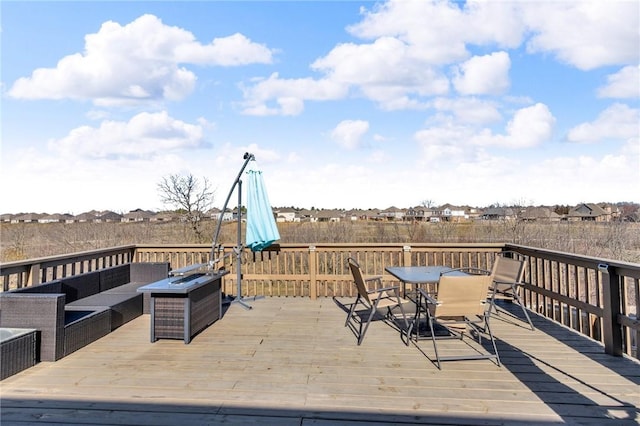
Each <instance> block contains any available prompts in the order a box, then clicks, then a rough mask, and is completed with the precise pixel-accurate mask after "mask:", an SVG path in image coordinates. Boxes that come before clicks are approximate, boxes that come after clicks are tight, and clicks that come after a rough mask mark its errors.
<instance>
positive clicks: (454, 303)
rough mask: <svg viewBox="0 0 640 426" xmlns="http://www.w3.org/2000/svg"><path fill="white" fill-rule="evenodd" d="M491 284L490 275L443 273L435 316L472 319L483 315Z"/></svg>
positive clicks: (439, 284)
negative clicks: (461, 275)
mask: <svg viewBox="0 0 640 426" xmlns="http://www.w3.org/2000/svg"><path fill="white" fill-rule="evenodd" d="M490 285H491V276H490V275H470V276H466V277H464V276H463V277H460V276H453V275H443V276H442V277H440V281H439V283H438V304H437V305H436V307H435V311H434V313H433V315H434V317H436V318H442V317H466V318H469V319H472V318H474V317H476V316H479V315H483V314H484V311H485V306H486V299H487V291H488V290H489V286H490Z"/></svg>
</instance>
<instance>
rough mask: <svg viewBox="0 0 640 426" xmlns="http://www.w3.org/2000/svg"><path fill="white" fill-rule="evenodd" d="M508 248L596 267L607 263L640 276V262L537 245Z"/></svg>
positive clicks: (507, 245)
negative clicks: (623, 260)
mask: <svg viewBox="0 0 640 426" xmlns="http://www.w3.org/2000/svg"><path fill="white" fill-rule="evenodd" d="M506 248H508V249H510V250H514V251H517V252H518V253H522V254H525V255H530V256H535V257H543V258H549V259H552V260H558V261H560V260H561V261H563V262H567V263H571V264H573V265H577V266H582V267H587V268H594V267H597V266H598V265H600V264H606V265H608V266H610V267H614V268H616V269H618V270H619V271H621V272H623V273H624V274H625V275H628V276H632V277H634V278H640V263H631V262H622V261H619V260H614V259H607V258H601V257H592V256H583V255H579V254H573V253H567V252H562V251H556V250H548V249H541V248H536V247H527V246H521V245H517V244H506Z"/></svg>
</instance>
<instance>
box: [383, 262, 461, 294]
mask: <svg viewBox="0 0 640 426" xmlns="http://www.w3.org/2000/svg"><path fill="white" fill-rule="evenodd" d="M384 269H385V271H387V272H388V273H390V274H391V275H393V276H394V277H396V278H397V279H398V280H399V281H400V282H402V297H406V296H407V285H408V284H411V285H413V286H414V287H415V289H416V290H417V287H418V286H419V285H431V286H435V284H437V283H438V281H439V280H440V275H442V274H443V273H445V272H449V271H452V272H451V274H453V275H457V276H460V275H467V274H466V273H465V272H462V271H453V268H450V267H448V266H388V267H386V268H384Z"/></svg>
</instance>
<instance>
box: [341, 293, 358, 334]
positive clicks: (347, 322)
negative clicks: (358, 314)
mask: <svg viewBox="0 0 640 426" xmlns="http://www.w3.org/2000/svg"><path fill="white" fill-rule="evenodd" d="M359 301H360V295H358V297H356V301H355V302H353V304H352V305H351V308H349V313H348V314H347V320H346V321H345V322H344V326H345V327H346V326H347V325H349V320H350V319H351V317H352V316H353V313H354V312H355V311H356V306H357V305H358V302H359Z"/></svg>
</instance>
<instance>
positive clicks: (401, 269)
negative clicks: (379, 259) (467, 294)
mask: <svg viewBox="0 0 640 426" xmlns="http://www.w3.org/2000/svg"><path fill="white" fill-rule="evenodd" d="M385 271H387V272H388V273H389V274H391V275H393V276H394V277H396V278H397V279H398V280H399V281H400V282H402V296H403V297H404V298H407V299H409V300H411V301H412V302H413V303H415V305H416V310H415V315H414V318H413V321H412V325H411V327H409V330H408V331H407V344H409V339H410V338H411V337H410V335H411V333H412V331H413V334H415V339H416V342H417V341H418V339H419V336H421V335H425V333H428V330H427V328H426V324H423V322H424V320H425V319H422V314H425V317H426V312H424V304H423V303H422V302H423V296H422V293H421V292H419V291H418V287H419V286H426V287H427V288H426V289H425V291H426V293H427V294H435V293H436V286H437V284H438V281H440V276H441V275H442V274H443V273H449V274H450V275H454V276H465V275H468V274H467V273H466V272H464V271H460V270H454V269H453V268H451V267H449V266H388V267H386V268H385ZM409 284H410V285H413V287H414V289H413V290H414V291H412V292H410V293H407V285H409ZM436 335H448V333H447V332H446V330H442V329H437V330H436Z"/></svg>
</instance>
